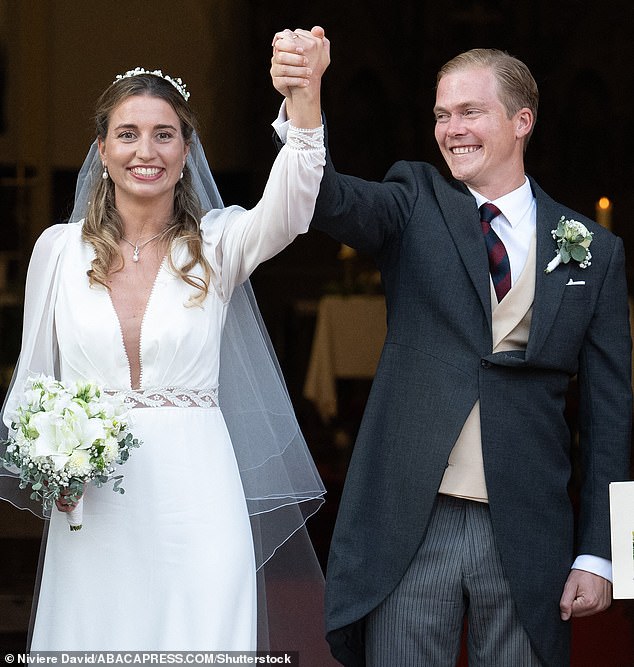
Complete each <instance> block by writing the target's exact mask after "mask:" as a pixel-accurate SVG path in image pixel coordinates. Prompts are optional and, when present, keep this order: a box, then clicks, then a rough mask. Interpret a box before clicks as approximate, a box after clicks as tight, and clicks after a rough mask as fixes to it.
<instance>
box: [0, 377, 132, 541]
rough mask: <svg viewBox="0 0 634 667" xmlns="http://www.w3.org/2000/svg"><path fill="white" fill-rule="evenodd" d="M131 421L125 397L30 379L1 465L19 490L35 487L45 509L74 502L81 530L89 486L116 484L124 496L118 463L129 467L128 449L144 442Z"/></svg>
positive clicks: (74, 519) (73, 519)
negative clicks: (131, 429) (61, 501)
mask: <svg viewBox="0 0 634 667" xmlns="http://www.w3.org/2000/svg"><path fill="white" fill-rule="evenodd" d="M127 419H128V414H127V407H126V405H125V402H124V398H123V397H122V396H118V395H116V394H115V395H111V394H106V393H105V392H104V391H103V390H102V389H101V388H100V387H98V386H97V385H95V384H92V383H90V382H86V383H81V382H77V383H71V384H68V385H65V384H63V383H62V382H59V381H57V380H54V379H53V378H50V377H47V376H44V375H40V376H39V377H30V378H29V379H28V380H27V382H26V386H25V390H24V400H23V402H22V403H21V404H20V405H19V406H18V408H17V410H16V413H15V415H12V424H11V428H12V430H13V431H14V432H15V433H14V434H13V435H11V436H10V438H9V440H6V441H4V442H2V443H1V444H2V445H5V446H6V449H5V450H4V452H3V453H0V461H1V462H2V463H3V464H4V466H5V468H8V469H9V470H13V471H15V472H16V474H18V475H19V478H20V483H19V484H20V488H21V489H26V488H27V487H28V486H29V485H30V486H31V491H32V493H31V499H32V500H38V501H41V502H42V507H43V509H44V510H50V509H51V508H52V507H53V505H54V504H55V501H56V500H58V499H59V498H60V497H62V496H64V497H65V498H66V499H67V500H68V501H69V502H70V503H76V506H75V508H74V509H73V510H72V511H71V512H69V513H68V514H67V517H68V523H69V525H70V529H71V530H80V529H81V524H82V510H83V499H82V494H83V491H84V486H85V485H86V484H87V483H89V482H92V483H93V484H94V485H96V486H102V485H103V484H105V483H106V482H108V481H110V480H113V481H114V485H113V491H116V492H118V493H124V490H123V488H122V487H121V480H122V479H123V476H122V475H118V476H113V473H114V471H115V464H122V463H125V462H126V461H127V460H128V457H129V456H130V449H131V448H133V447H138V446H139V445H140V444H141V443H140V441H139V440H137V439H136V438H134V437H133V436H132V434H131V433H130V432H129V430H128V421H127ZM16 469H17V470H16Z"/></svg>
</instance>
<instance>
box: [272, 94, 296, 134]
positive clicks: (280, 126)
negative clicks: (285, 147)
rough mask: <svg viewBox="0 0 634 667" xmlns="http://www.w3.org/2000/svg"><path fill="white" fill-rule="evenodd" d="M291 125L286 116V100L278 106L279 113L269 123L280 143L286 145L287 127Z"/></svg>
mask: <svg viewBox="0 0 634 667" xmlns="http://www.w3.org/2000/svg"><path fill="white" fill-rule="evenodd" d="M290 124H291V121H290V120H289V119H288V116H287V115H286V100H284V101H283V102H282V105H281V106H280V111H279V113H278V114H277V118H276V119H275V120H274V121H273V122H272V123H271V125H272V126H273V129H274V130H275V131H276V132H277V136H278V137H279V138H280V141H281V142H282V143H284V144H285V143H286V136H287V135H288V127H289V125H290Z"/></svg>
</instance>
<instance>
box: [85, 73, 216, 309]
mask: <svg viewBox="0 0 634 667" xmlns="http://www.w3.org/2000/svg"><path fill="white" fill-rule="evenodd" d="M133 95H149V96H152V97H158V98H160V99H162V100H165V101H166V102H168V103H169V104H170V106H171V107H172V108H173V109H174V111H175V112H176V114H177V116H178V118H179V120H180V124H181V131H182V134H183V138H184V140H185V143H186V144H187V145H190V144H191V141H192V137H193V135H194V131H195V129H196V119H195V117H194V114H193V112H192V110H191V109H190V107H189V105H188V104H187V102H186V101H185V99H184V98H183V96H182V94H181V93H180V92H179V91H178V90H177V88H176V87H175V86H174V85H172V84H171V83H170V82H169V81H168V80H166V79H164V78H162V77H160V76H156V75H154V74H138V75H136V76H130V77H127V78H122V79H118V80H117V81H115V82H114V83H113V84H112V85H111V86H109V87H108V88H107V89H106V90H105V91H104V92H103V93H102V95H101V97H100V98H99V100H98V101H97V106H96V110H95V127H96V131H97V137H98V138H99V139H101V141H105V139H106V135H107V134H108V123H109V120H110V116H111V114H112V112H113V111H114V109H115V108H116V107H117V106H119V104H121V103H122V102H123V101H124V100H126V99H127V98H128V97H131V96H133ZM202 214H203V211H202V208H201V205H200V201H199V199H198V196H197V195H196V192H195V190H194V187H193V184H192V179H191V175H190V173H189V169H188V168H187V166H185V167H184V168H183V178H181V179H180V180H179V181H178V183H176V187H175V190H174V211H173V214H172V219H171V221H170V222H169V224H168V226H167V228H166V229H165V231H164V232H163V233H162V234H161V236H160V240H161V241H165V242H166V243H167V247H168V248H170V251H169V252H168V264H169V267H170V269H171V270H172V271H173V272H174V273H175V274H176V275H178V276H179V277H180V278H182V280H184V281H185V282H186V283H187V284H188V285H191V286H192V287H194V288H196V290H198V293H197V294H195V295H194V296H193V297H192V302H193V303H201V302H202V301H203V300H204V299H205V297H206V296H207V293H208V291H209V285H210V282H211V275H212V269H211V266H210V265H209V262H208V261H207V260H206V259H205V257H204V255H203V249H202V235H201V232H200V219H201V217H202ZM82 236H83V239H84V240H85V241H88V242H89V243H91V244H92V246H93V247H94V249H95V259H93V261H92V263H91V268H90V269H89V270H88V279H89V281H90V284H91V285H95V284H100V285H103V286H104V287H106V289H108V284H107V278H108V274H109V273H111V272H113V271H120V270H121V269H122V268H123V265H124V261H123V255H122V253H121V249H120V248H119V241H120V240H121V238H122V237H123V223H122V221H121V217H120V216H119V213H118V211H117V209H116V207H115V197H114V184H113V182H112V180H111V179H110V178H108V179H101V178H99V179H97V182H96V183H95V185H94V187H93V191H92V193H91V196H90V203H89V205H88V210H87V212H86V218H85V221H84V225H83V229H82ZM176 239H178V240H179V242H183V243H185V244H186V245H187V249H188V251H189V257H188V260H187V261H186V262H185V264H184V265H182V266H176V265H175V264H174V261H173V257H172V252H171V249H172V247H173V242H174V241H176ZM197 265H199V266H200V267H201V269H202V277H199V276H196V275H193V274H192V273H191V272H192V270H193V269H194V267H196V266H197Z"/></svg>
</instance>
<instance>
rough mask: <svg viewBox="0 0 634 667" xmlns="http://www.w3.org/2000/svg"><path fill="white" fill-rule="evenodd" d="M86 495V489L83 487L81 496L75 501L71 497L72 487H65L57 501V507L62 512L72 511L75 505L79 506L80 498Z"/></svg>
mask: <svg viewBox="0 0 634 667" xmlns="http://www.w3.org/2000/svg"><path fill="white" fill-rule="evenodd" d="M83 495H84V490H83V488H82V491H81V493H80V494H79V497H78V498H77V500H76V501H73V500H71V499H70V489H63V490H62V494H61V496H60V497H59V498H58V499H57V500H56V501H55V507H57V509H58V510H59V511H60V512H65V513H68V512H72V511H73V510H74V509H75V507H77V502H78V501H79V498H81V497H82V496H83Z"/></svg>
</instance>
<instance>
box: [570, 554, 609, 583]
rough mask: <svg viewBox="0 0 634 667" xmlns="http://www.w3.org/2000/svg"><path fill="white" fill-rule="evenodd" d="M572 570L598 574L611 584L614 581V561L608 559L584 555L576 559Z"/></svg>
mask: <svg viewBox="0 0 634 667" xmlns="http://www.w3.org/2000/svg"><path fill="white" fill-rule="evenodd" d="M571 569H573V570H585V571H586V572H591V573H592V574H597V575H599V576H600V577H603V578H604V579H607V580H608V581H610V582H611V581H612V561H611V560H608V559H607V558H600V557H599V556H590V555H588V554H582V555H581V556H577V558H575V562H574V563H573V564H572V568H571Z"/></svg>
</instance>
